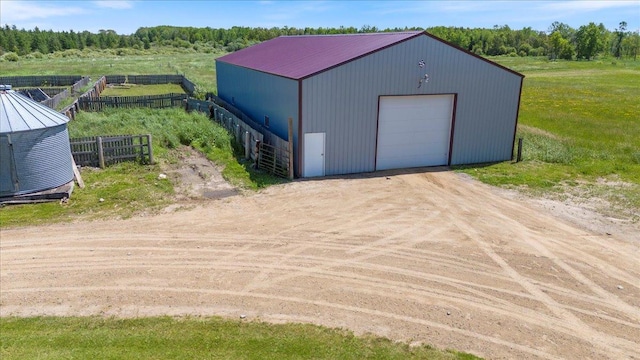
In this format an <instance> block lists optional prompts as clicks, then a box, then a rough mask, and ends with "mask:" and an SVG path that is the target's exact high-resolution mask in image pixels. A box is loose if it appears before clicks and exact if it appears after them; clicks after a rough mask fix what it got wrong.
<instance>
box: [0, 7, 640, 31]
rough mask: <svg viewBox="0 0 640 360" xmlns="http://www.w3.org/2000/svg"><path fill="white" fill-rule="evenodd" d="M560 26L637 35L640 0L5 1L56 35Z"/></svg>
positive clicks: (19, 23) (10, 12)
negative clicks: (623, 28) (162, 29)
mask: <svg viewBox="0 0 640 360" xmlns="http://www.w3.org/2000/svg"><path fill="white" fill-rule="evenodd" d="M554 21H559V22H562V23H565V24H568V25H569V26H571V27H573V28H576V29H577V28H578V27H580V26H582V25H587V24H589V22H594V23H596V24H599V23H603V24H604V26H605V27H606V28H607V29H609V30H614V29H616V28H617V27H618V24H619V23H620V22H621V21H626V22H627V24H628V27H627V29H628V30H632V31H637V30H638V29H640V0H622V1H615V0H609V1H607V0H604V1H595V0H589V1H577V0H569V1H552V0H544V1H506V0H504V1H497V0H496V1H443V0H440V1H436V0H412V1H383V0H379V1H364V0H342V1H336V0H324V1H322V0H317V1H301V0H300V1H297V0H273V1H249V0H236V1H205V0H182V1H172V0H112V1H88V0H67V1H55V0H0V24H1V25H2V26H3V27H4V26H5V25H10V26H13V25H15V26H16V27H17V28H18V29H25V30H32V29H34V28H35V27H38V28H39V29H40V30H53V31H69V30H73V31H76V32H79V31H85V30H87V31H90V32H93V33H97V32H99V31H100V30H115V31H116V32H117V33H118V34H125V35H128V34H133V33H135V31H136V30H137V29H138V28H140V27H152V26H158V25H172V26H192V27H211V28H225V29H227V28H230V27H232V26H247V27H266V28H270V27H284V26H288V27H296V28H305V27H311V28H318V27H325V28H330V27H335V28H338V27H340V26H344V27H351V26H352V27H355V28H358V29H359V28H361V27H363V26H375V27H377V28H378V29H381V30H383V29H386V28H396V27H397V28H404V27H418V28H428V27H432V26H457V27H469V28H492V27H493V26H495V25H499V26H502V25H508V26H509V27H510V28H512V29H522V28H524V27H531V28H533V29H534V30H539V31H546V30H547V29H548V28H549V26H550V25H551V23H553V22H554Z"/></svg>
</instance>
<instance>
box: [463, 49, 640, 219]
mask: <svg viewBox="0 0 640 360" xmlns="http://www.w3.org/2000/svg"><path fill="white" fill-rule="evenodd" d="M492 60H494V61H497V62H499V63H501V64H502V65H505V66H508V67H510V68H512V69H514V70H516V71H521V72H522V73H524V74H525V75H526V78H525V80H524V86H523V90H522V100H521V107H520V117H519V126H518V135H517V136H518V137H522V138H523V139H524V146H523V160H524V161H522V162H520V163H517V164H513V163H511V162H505V163H499V164H493V165H490V166H482V167H475V166H472V167H463V169H464V170H463V171H465V172H467V173H469V174H471V175H473V176H475V177H477V178H478V179H480V180H482V181H484V182H486V183H489V184H492V185H499V186H506V187H510V188H517V189H520V190H524V191H527V192H531V193H533V194H535V195H542V196H549V197H552V198H558V199H561V198H563V197H566V196H575V197H582V198H593V197H598V198H601V199H604V200H606V203H604V204H603V206H602V207H601V208H600V209H599V210H600V211H601V212H603V213H605V214H607V215H612V216H618V217H622V218H625V219H630V220H632V221H638V216H639V210H638V209H640V61H638V62H633V61H618V60H611V59H607V60H595V61H557V62H551V61H547V60H546V59H535V58H507V57H505V58H494V59H492Z"/></svg>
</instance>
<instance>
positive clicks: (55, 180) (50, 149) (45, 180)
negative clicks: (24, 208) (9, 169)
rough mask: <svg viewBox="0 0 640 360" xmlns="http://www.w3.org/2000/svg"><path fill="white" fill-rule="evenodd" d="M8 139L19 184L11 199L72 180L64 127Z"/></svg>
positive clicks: (18, 133) (13, 134)
mask: <svg viewBox="0 0 640 360" xmlns="http://www.w3.org/2000/svg"><path fill="white" fill-rule="evenodd" d="M9 135H10V137H11V143H12V144H13V145H12V147H13V160H14V166H15V175H16V178H17V180H18V189H17V191H16V192H15V193H14V194H13V195H21V194H28V193H33V192H38V191H43V190H48V189H53V188H56V187H58V186H61V185H64V184H67V183H69V182H71V181H72V180H73V164H72V162H71V148H70V146H69V133H68V132H67V125H66V124H62V125H58V126H55V127H50V128H44V129H38V130H31V131H23V132H17V133H12V134H9ZM3 188H4V186H3ZM2 195H11V194H2Z"/></svg>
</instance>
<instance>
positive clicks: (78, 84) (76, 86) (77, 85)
mask: <svg viewBox="0 0 640 360" xmlns="http://www.w3.org/2000/svg"><path fill="white" fill-rule="evenodd" d="M89 81H91V78H89V77H88V76H86V77H83V78H82V79H81V80H79V81H77V82H76V83H75V84H73V85H71V93H73V94H77V93H79V92H80V90H82V88H83V87H85V86H87V85H89Z"/></svg>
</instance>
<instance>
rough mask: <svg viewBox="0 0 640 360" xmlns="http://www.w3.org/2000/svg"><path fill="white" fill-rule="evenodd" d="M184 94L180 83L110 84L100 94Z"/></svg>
mask: <svg viewBox="0 0 640 360" xmlns="http://www.w3.org/2000/svg"><path fill="white" fill-rule="evenodd" d="M171 93H174V94H184V89H182V86H180V85H178V84H158V85H136V84H124V85H109V86H107V87H106V88H105V89H104V90H103V91H102V93H101V94H100V96H146V95H164V94H171Z"/></svg>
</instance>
